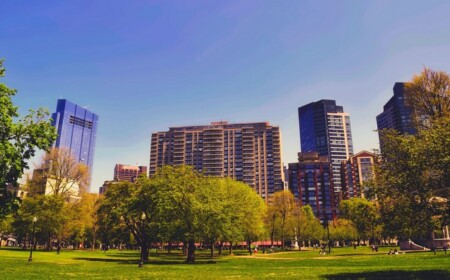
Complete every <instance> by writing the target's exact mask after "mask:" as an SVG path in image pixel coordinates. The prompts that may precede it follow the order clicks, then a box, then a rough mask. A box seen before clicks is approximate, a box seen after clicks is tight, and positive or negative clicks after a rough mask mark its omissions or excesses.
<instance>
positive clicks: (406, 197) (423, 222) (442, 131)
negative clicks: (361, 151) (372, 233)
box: [372, 117, 450, 240]
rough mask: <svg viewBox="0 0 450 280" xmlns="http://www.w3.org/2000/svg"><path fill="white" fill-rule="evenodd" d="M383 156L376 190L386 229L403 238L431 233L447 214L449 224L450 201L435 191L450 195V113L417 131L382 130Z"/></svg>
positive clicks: (421, 236) (444, 220) (443, 223)
mask: <svg viewBox="0 0 450 280" xmlns="http://www.w3.org/2000/svg"><path fill="white" fill-rule="evenodd" d="M382 139H383V145H384V147H383V157H384V159H385V161H384V162H383V164H381V165H380V166H379V167H378V168H377V173H378V174H377V178H376V182H375V183H374V184H372V185H373V186H372V189H373V192H374V194H376V197H377V199H378V200H379V202H380V210H381V215H382V216H381V218H382V220H383V223H384V226H385V231H386V232H388V233H389V235H392V234H393V233H396V234H397V237H399V238H400V239H408V238H415V239H423V240H424V239H428V238H429V237H430V236H429V235H430V233H431V232H432V231H433V229H434V228H435V227H436V222H437V220H435V219H433V217H436V216H441V217H443V219H441V220H440V223H439V224H440V225H439V226H440V227H441V228H442V227H444V226H446V225H447V224H448V218H447V217H448V212H449V207H448V203H447V204H445V203H444V204H442V203H441V204H439V203H438V204H439V205H436V204H437V200H436V199H432V198H434V197H442V198H444V199H447V200H449V199H450V196H449V194H450V187H449V186H450V179H449V176H448V174H450V149H449V148H448V147H450V118H448V117H442V118H438V119H435V120H433V121H432V122H431V126H430V127H429V128H427V129H421V130H419V132H418V134H417V135H400V134H399V133H398V132H396V131H392V130H386V131H382Z"/></svg>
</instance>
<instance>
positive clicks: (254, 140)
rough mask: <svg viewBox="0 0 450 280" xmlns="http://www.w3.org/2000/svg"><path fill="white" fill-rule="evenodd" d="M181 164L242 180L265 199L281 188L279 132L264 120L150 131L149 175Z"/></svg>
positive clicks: (281, 170)
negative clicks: (158, 169) (167, 166)
mask: <svg viewBox="0 0 450 280" xmlns="http://www.w3.org/2000/svg"><path fill="white" fill-rule="evenodd" d="M183 164H186V165H192V166H193V167H194V169H195V170H197V171H202V172H205V173H206V174H207V175H210V176H217V177H231V178H233V179H235V180H239V181H242V182H244V183H246V184H247V185H249V186H250V187H252V188H253V189H255V191H256V192H257V193H258V194H260V195H261V196H262V197H263V198H264V199H265V200H266V201H267V200H268V198H269V196H270V194H272V193H274V192H276V191H280V190H283V181H284V176H283V166H282V162H281V133H280V129H279V127H277V126H271V125H270V124H269V123H266V122H260V123H237V124H229V123H228V122H224V121H222V122H213V123H211V124H210V125H202V126H185V127H172V128H170V129H169V131H164V132H157V133H153V134H152V140H151V152H150V168H149V174H150V176H151V175H153V174H155V172H156V170H157V168H159V167H162V166H163V165H183Z"/></svg>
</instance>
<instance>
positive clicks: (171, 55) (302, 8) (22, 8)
mask: <svg viewBox="0 0 450 280" xmlns="http://www.w3.org/2000/svg"><path fill="white" fill-rule="evenodd" d="M2 7H3V8H4V9H5V11H8V13H5V14H4V15H3V16H2V18H1V19H0V38H1V39H2V41H3V42H5V43H3V44H0V57H1V58H5V59H6V60H5V63H4V65H5V67H6V69H7V72H6V76H5V78H4V79H3V81H2V82H4V83H5V84H7V85H8V86H9V87H11V88H15V89H17V90H18V94H17V95H16V96H15V97H14V98H13V101H14V103H15V104H16V105H17V106H19V109H20V112H21V114H24V113H26V111H27V110H28V109H31V108H37V107H40V106H43V107H47V108H48V109H49V111H50V112H52V109H53V108H54V103H55V101H56V100H57V99H60V98H66V99H68V100H71V101H73V102H74V103H76V104H79V105H82V106H83V107H86V108H87V109H88V110H90V111H93V112H96V113H97V114H98V115H99V116H100V118H101V120H102V124H101V126H100V127H99V130H98V131H97V134H98V136H97V148H96V157H95V165H94V171H93V173H94V178H93V184H92V187H91V190H92V191H95V190H96V189H98V187H99V186H101V185H102V183H103V181H105V180H111V179H113V178H111V177H112V176H111V170H112V169H113V168H114V164H115V163H117V162H127V163H130V164H138V165H148V163H149V157H148V155H149V153H150V137H151V134H152V133H154V132H157V131H162V130H165V129H166V128H167V127H172V126H183V125H195V124H202V123H209V122H211V121H220V120H228V121H229V122H233V123H238V122H264V121H268V122H270V123H271V124H273V125H277V126H279V127H280V129H281V131H282V134H283V145H282V146H283V162H284V164H285V165H287V164H288V163H290V162H296V157H297V152H299V151H300V150H299V148H298V147H299V143H300V140H299V137H298V121H297V108H298V107H299V106H302V105H303V104H307V103H309V102H313V101H316V100H319V99H334V100H336V101H337V102H338V103H339V104H340V105H342V106H344V108H345V111H346V112H348V113H349V114H350V116H351V118H352V136H353V142H354V143H353V144H354V151H355V152H359V151H361V150H368V151H370V150H371V149H373V148H378V135H377V133H376V132H373V130H375V129H376V128H377V126H376V116H377V115H378V114H380V113H381V112H382V110H383V105H384V104H385V103H386V102H387V101H388V100H389V99H390V98H391V97H392V87H393V85H394V84H395V83H396V82H407V81H409V80H410V79H411V78H412V76H413V75H414V74H418V73H420V71H421V70H422V68H423V67H424V66H428V67H430V68H432V69H436V70H443V71H447V72H449V70H450V62H449V61H447V60H445V59H442V58H443V57H446V56H447V55H448V53H450V36H449V30H450V19H449V18H448V17H447V15H446V11H448V10H449V8H450V3H448V1H433V2H432V3H425V2H423V1H422V2H420V1H395V2H392V1H389V2H385V1H361V2H355V1H320V2H319V1H314V2H306V1H305V2H303V1H292V2H290V3H288V2H286V4H285V5H283V4H279V3H270V2H263V1H248V2H245V3H242V1H227V2H224V3H212V2H209V1H193V2H189V3H177V4H176V5H173V4H170V3H167V2H165V1H162V2H158V1H155V2H152V3H126V4H125V3H121V2H119V1H109V2H108V4H107V5H106V4H105V3H100V2H98V3H91V2H88V1H68V2H64V3H59V2H58V1H53V2H52V1H50V2H47V3H46V4H45V5H44V4H42V3H40V2H37V1H36V2H33V1H26V2H20V1H19V2H17V1H15V2H10V3H2ZM424 22H426V24H423V23H424ZM31 166H32V164H31Z"/></svg>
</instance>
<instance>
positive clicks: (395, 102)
mask: <svg viewBox="0 0 450 280" xmlns="http://www.w3.org/2000/svg"><path fill="white" fill-rule="evenodd" d="M406 86H407V83H395V85H394V88H393V91H394V96H392V97H391V99H389V101H388V102H387V103H386V104H385V105H384V106H383V112H382V113H381V114H379V115H378V116H377V128H378V135H379V136H380V130H382V129H389V128H392V129H395V130H397V131H398V132H400V133H401V134H411V135H414V134H416V133H417V129H416V128H415V127H414V123H413V109H412V108H411V106H409V105H408V102H407V99H408V90H407V87H406ZM382 146H383V145H382V143H381V138H380V148H381V149H383V147H382Z"/></svg>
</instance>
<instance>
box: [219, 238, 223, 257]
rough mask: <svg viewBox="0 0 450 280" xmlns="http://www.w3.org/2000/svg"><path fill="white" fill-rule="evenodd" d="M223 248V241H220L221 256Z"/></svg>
mask: <svg viewBox="0 0 450 280" xmlns="http://www.w3.org/2000/svg"><path fill="white" fill-rule="evenodd" d="M222 248H223V241H220V245H219V256H221V255H222Z"/></svg>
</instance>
